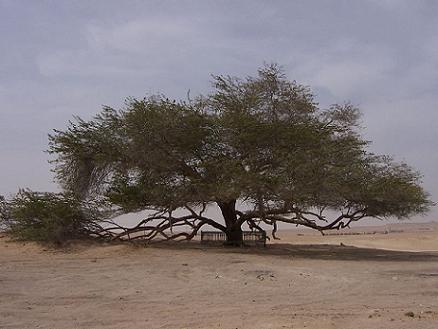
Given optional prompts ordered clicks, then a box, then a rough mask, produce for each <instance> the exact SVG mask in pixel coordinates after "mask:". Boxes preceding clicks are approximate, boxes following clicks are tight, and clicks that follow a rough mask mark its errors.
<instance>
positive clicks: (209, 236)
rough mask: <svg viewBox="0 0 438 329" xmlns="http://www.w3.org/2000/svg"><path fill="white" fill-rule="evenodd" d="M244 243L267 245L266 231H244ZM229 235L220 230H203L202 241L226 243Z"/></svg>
mask: <svg viewBox="0 0 438 329" xmlns="http://www.w3.org/2000/svg"><path fill="white" fill-rule="evenodd" d="M242 237H243V244H254V245H256V246H264V247H266V232H259V231H243V232H242ZM226 241H227V235H226V234H225V233H224V232H220V231H201V243H203V244H208V243H225V242H226Z"/></svg>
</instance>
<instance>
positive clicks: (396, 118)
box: [0, 0, 438, 220]
mask: <svg viewBox="0 0 438 329" xmlns="http://www.w3.org/2000/svg"><path fill="white" fill-rule="evenodd" d="M437 17H438V1H433V0H431V1H409V0H406V1H403V0H400V1H396V0H394V1H392V0H369V1H365V0H362V1H352V0H348V1H347V0H346V1H342V0H336V1H335V0H332V1H308V0H307V1H304V0H303V1H255V0H251V1H236V0H234V1H219V0H217V1H205V0H198V1H182V0H180V1H163V0H161V1H147V0H143V1H127V0H125V1H121V0H120V1H109V0H102V1H85V0H84V1H79V0H78V1H60V0H56V1H42V0H39V1H31V0H28V1H19V0H10V1H9V0H0V38H1V42H0V59H1V60H0V194H3V195H8V194H10V193H13V192H16V191H17V189H18V188H19V187H29V188H32V189H36V190H50V191H53V190H56V189H57V187H56V184H54V183H53V176H52V174H51V173H50V164H48V162H47V160H48V155H47V154H45V153H44V150H45V149H47V134H48V133H49V132H50V131H51V130H52V129H53V128H60V129H63V128H65V127H66V124H67V122H68V120H70V119H71V118H72V115H80V116H82V117H84V118H91V116H92V115H94V114H95V113H97V112H98V111H99V109H100V108H101V105H103V104H104V105H110V106H113V107H120V106H122V104H123V101H124V99H125V98H126V97H127V96H134V97H143V96H145V95H147V94H151V93H156V92H163V93H165V94H167V95H168V96H170V97H172V98H184V97H185V96H186V93H187V91H188V90H189V89H190V90H191V95H196V94H198V93H206V92H208V91H209V90H210V80H211V74H230V75H237V76H246V75H251V74H254V73H255V72H256V70H257V68H258V67H260V66H261V65H262V64H263V62H277V63H279V64H281V65H283V66H284V68H285V70H286V73H287V75H288V77H289V78H290V79H294V80H297V81H298V82H300V83H303V84H306V85H309V86H311V88H312V89H313V91H314V92H315V93H316V94H317V100H318V101H319V102H320V105H321V106H322V107H326V106H328V105H330V104H332V103H339V102H344V101H346V100H347V101H351V102H352V103H353V104H355V105H357V106H359V107H360V108H361V110H362V111H363V114H364V117H363V125H364V126H365V127H366V129H365V130H364V135H365V137H366V138H367V139H369V140H372V141H373V144H372V147H371V148H372V150H373V151H375V152H378V153H385V154H389V155H392V156H394V157H395V159H397V160H400V161H406V162H407V163H409V164H410V165H412V166H414V167H415V168H417V169H418V170H420V171H421V172H422V173H423V174H424V186H425V188H426V189H427V190H428V191H429V192H430V193H431V195H432V199H433V200H434V201H436V200H438V175H437V169H438V152H437V148H438V147H437V146H438V128H437V125H438V108H437V105H438V92H437V91H438V19H437ZM432 219H438V210H437V209H436V208H434V209H433V210H432V212H431V213H430V214H429V215H428V216H427V217H426V218H423V219H422V220H432ZM417 220H418V219H417Z"/></svg>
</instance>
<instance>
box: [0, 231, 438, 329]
mask: <svg viewBox="0 0 438 329" xmlns="http://www.w3.org/2000/svg"><path fill="white" fill-rule="evenodd" d="M333 233H335V234H338V235H329V236H324V237H323V236H321V235H319V234H317V233H314V232H311V231H306V230H293V231H292V230H291V231H281V232H279V236H280V237H282V240H280V241H271V242H270V243H269V244H268V247H267V248H226V247H206V246H203V245H200V244H199V243H198V242H193V243H188V244H187V243H185V244H179V245H175V244H170V245H153V246H148V247H144V246H132V245H127V244H118V245H114V244H91V243H74V244H72V245H70V246H68V247H66V248H63V249H52V248H48V247H43V246H39V245H36V244H34V243H17V242H11V241H10V240H9V238H8V237H7V236H6V235H4V234H3V235H1V234H0V236H1V238H0V296H1V298H0V328H2V329H12V328H14V329H25V328H53V329H64V328H107V329H110V328H229V329H235V328H239V329H242V328H248V329H249V328H251V329H252V328H260V329H262V328H263V329H265V328H323V329H324V328H354V329H357V328H373V329H376V328H382V329H383V328H385V329H391V328H394V329H395V328H397V329H399V328H416V329H421V328H430V329H436V328H438V226H437V225H436V224H412V225H409V224H401V225H395V226H391V227H379V228H357V229H355V230H350V231H342V232H333Z"/></svg>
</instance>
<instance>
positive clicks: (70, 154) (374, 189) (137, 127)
mask: <svg viewBox="0 0 438 329" xmlns="http://www.w3.org/2000/svg"><path fill="white" fill-rule="evenodd" d="M213 87H214V89H213V92H212V93H211V94H209V95H207V96H200V97H198V98H196V99H194V100H190V99H189V100H188V101H174V100H170V99H168V98H166V97H164V96H162V95H155V96H152V97H147V98H145V99H142V100H137V99H128V100H127V102H126V107H125V108H124V109H121V110H115V109H113V108H110V107H104V108H103V110H102V112H101V113H99V114H98V115H97V116H96V117H94V119H93V120H91V121H84V120H82V119H80V118H76V119H75V122H71V123H70V125H69V127H68V129H67V130H65V131H57V130H55V132H54V133H53V134H52V135H51V136H50V146H49V152H50V153H52V154H54V155H55V156H56V159H55V160H54V162H55V169H54V171H55V173H56V176H57V178H58V180H59V181H60V183H61V184H62V186H63V187H64V189H65V190H66V191H69V192H73V193H74V194H75V195H77V196H78V197H80V198H81V199H94V200H96V199H99V200H106V201H108V202H110V204H111V205H112V206H113V209H115V210H116V211H117V213H121V212H133V211H140V210H149V212H148V214H149V215H147V216H146V218H145V219H143V220H141V221H140V222H139V224H138V225H137V226H135V227H133V228H122V227H121V226H114V227H106V228H105V229H102V232H101V233H102V234H105V235H113V236H116V237H119V238H122V237H126V236H130V237H137V238H140V237H141V238H145V239H153V238H164V239H191V238H193V237H194V236H195V235H196V233H197V232H198V231H199V230H200V229H201V227H203V226H204V225H209V226H212V227H214V228H216V229H218V230H221V231H223V232H225V233H226V236H227V241H228V242H229V243H231V244H240V243H241V242H242V225H244V224H247V225H248V226H249V227H250V228H251V229H253V230H263V228H262V227H266V225H261V223H264V224H267V225H270V226H272V227H273V235H274V237H275V232H276V229H277V223H278V222H284V223H291V224H296V225H302V226H306V227H310V228H313V229H316V230H318V231H320V232H324V231H325V230H330V229H339V228H344V227H347V226H348V225H349V224H350V223H352V222H355V221H358V220H360V219H362V218H365V217H375V218H386V217H390V216H395V217H398V218H403V217H409V216H411V215H414V214H418V213H423V212H425V211H427V209H428V206H429V205H430V202H429V200H428V196H427V194H426V193H425V191H424V190H423V189H422V188H421V186H420V185H419V179H420V176H419V174H418V173H417V172H416V171H414V170H413V169H412V168H410V167H409V166H407V165H406V164H397V163H394V162H393V161H392V160H391V159H390V158H389V157H387V156H379V155H375V154H372V153H370V152H368V151H367V145H368V142H367V141H365V140H363V139H362V138H361V136H360V135H359V125H358V120H359V117H360V112H359V110H358V109H357V108H355V107H354V106H352V105H350V104H348V103H347V104H342V105H333V106H331V107H330V108H328V109H320V108H319V107H318V104H317V103H316V102H315V100H314V95H313V94H312V92H311V91H310V89H309V88H308V87H305V86H302V85H300V84H298V83H296V82H295V81H289V80H287V78H286V77H285V76H284V74H283V72H282V70H281V69H280V68H279V67H278V66H277V65H267V66H265V67H263V68H261V69H259V71H258V74H257V76H255V77H247V78H244V79H239V78H234V77H229V76H215V77H214V82H213ZM212 206H217V207H219V209H220V212H221V213H222V216H223V220H216V219H214V218H208V217H207V216H206V215H205V213H206V212H205V210H206V208H207V207H212ZM183 211H185V213H183ZM177 213H178V214H179V215H176V214H177ZM177 227H185V228H187V229H185V230H175V231H174V230H173V228H177Z"/></svg>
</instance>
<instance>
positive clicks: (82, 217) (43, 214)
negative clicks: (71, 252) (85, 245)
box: [0, 190, 92, 243]
mask: <svg viewBox="0 0 438 329" xmlns="http://www.w3.org/2000/svg"><path fill="white" fill-rule="evenodd" d="M91 219H92V218H90V216H89V214H86V213H85V212H84V211H83V209H82V207H81V203H80V202H79V201H78V200H77V199H76V198H73V197H71V196H68V195H65V194H56V193H48V192H44V193H39V192H33V191H29V190H20V191H19V192H18V193H17V194H16V195H15V196H14V198H12V199H11V200H5V199H3V200H1V203H0V223H1V224H3V225H4V226H5V228H6V230H7V231H8V232H9V233H10V234H11V235H12V236H13V237H15V238H17V239H22V240H34V241H43V242H52V243H62V242H63V241H66V240H68V239H73V238H80V237H84V236H86V235H87V225H88V223H89V222H90V220H91Z"/></svg>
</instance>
